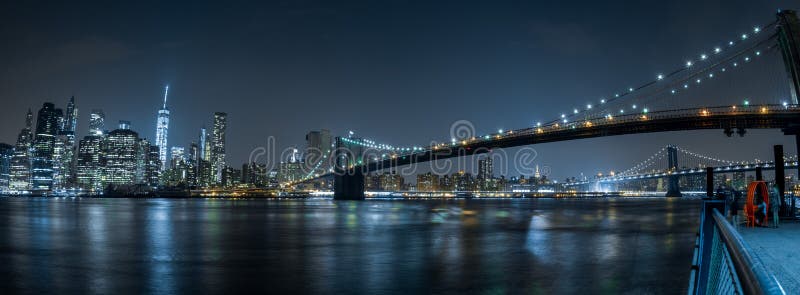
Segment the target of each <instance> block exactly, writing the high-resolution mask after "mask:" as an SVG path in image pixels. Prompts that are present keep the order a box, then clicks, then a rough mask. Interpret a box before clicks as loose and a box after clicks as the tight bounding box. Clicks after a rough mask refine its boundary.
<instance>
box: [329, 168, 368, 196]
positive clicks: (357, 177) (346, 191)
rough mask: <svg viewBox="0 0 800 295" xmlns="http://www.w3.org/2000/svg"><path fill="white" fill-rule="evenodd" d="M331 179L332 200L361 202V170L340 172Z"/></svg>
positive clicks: (362, 184) (362, 179)
mask: <svg viewBox="0 0 800 295" xmlns="http://www.w3.org/2000/svg"><path fill="white" fill-rule="evenodd" d="M342 172H343V173H337V174H336V175H334V177H333V199H334V200H363V199H364V198H365V196H364V172H363V171H361V169H349V170H348V171H342Z"/></svg>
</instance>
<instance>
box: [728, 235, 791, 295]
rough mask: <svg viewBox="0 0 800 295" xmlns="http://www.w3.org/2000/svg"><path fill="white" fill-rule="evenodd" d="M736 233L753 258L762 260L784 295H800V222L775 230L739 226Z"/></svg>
mask: <svg viewBox="0 0 800 295" xmlns="http://www.w3.org/2000/svg"><path fill="white" fill-rule="evenodd" d="M739 233H740V234H741V235H742V237H743V238H744V240H745V242H746V243H747V244H748V245H749V246H750V249H751V250H752V251H753V253H754V254H755V256H756V257H758V258H759V259H761V261H762V262H763V263H764V265H765V266H766V267H767V268H768V270H769V272H770V273H772V274H773V275H774V276H775V278H776V279H777V280H778V282H780V283H781V286H782V287H783V290H784V291H785V292H786V294H798V292H800V252H798V249H800V221H788V222H784V223H782V224H780V226H779V227H778V228H764V227H755V228H747V227H744V226H740V227H739Z"/></svg>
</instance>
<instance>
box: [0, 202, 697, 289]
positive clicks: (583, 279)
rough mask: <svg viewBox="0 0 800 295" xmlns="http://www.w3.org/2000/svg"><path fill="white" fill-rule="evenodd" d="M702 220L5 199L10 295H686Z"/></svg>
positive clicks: (559, 209) (463, 205)
mask: <svg viewBox="0 0 800 295" xmlns="http://www.w3.org/2000/svg"><path fill="white" fill-rule="evenodd" d="M698 212H699V203H698V202H696V201H689V200H676V199H659V198H650V199H566V200H564V199H562V200H555V199H540V200H531V199H525V200H518V199H517V200H449V201H441V200H428V201H419V200H415V201H363V202H347V201H344V202H334V201H331V200H320V199H310V200H237V201H228V200H214V199H209V200H187V199H149V200H136V199H88V198H83V199H80V198H78V199H41V198H31V199H27V198H0V238H2V240H1V241H0V249H2V251H0V261H2V262H3V264H2V265H0V277H2V278H4V279H3V280H0V290H9V291H11V293H19V292H24V293H40V292H41V291H45V292H48V291H49V292H55V293H103V294H120V293H156V294H173V293H178V292H181V293H229V292H234V291H248V292H251V293H252V292H260V293H337V294H340V293H350V294H352V293H356V294H375V293H404V294H405V293H537V292H540V293H573V294H575V293H582V294H586V293H635V294H639V293H667V294H671V293H679V292H683V291H684V290H683V289H684V288H685V283H686V281H687V280H688V266H689V264H690V261H689V260H690V259H691V251H692V245H693V242H694V233H695V231H696V223H697V214H698ZM4 293H5V292H4Z"/></svg>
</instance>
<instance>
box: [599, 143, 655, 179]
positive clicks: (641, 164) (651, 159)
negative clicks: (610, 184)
mask: <svg viewBox="0 0 800 295" xmlns="http://www.w3.org/2000/svg"><path fill="white" fill-rule="evenodd" d="M666 150H667V148H666V147H662V148H661V149H660V150H658V151H657V152H656V153H654V154H653V155H651V156H650V157H648V158H647V159H645V160H644V161H642V162H639V163H638V164H636V165H633V167H631V168H628V169H626V170H624V171H622V172H620V173H616V174H614V175H631V174H637V173H638V172H639V171H642V169H644V168H646V167H650V165H652V164H653V163H655V162H656V161H660V160H662V159H664V156H665V155H666V154H665V153H664V152H665V151H666ZM612 174H613V173H612Z"/></svg>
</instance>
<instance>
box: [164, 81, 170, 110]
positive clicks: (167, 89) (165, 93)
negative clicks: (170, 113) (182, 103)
mask: <svg viewBox="0 0 800 295" xmlns="http://www.w3.org/2000/svg"><path fill="white" fill-rule="evenodd" d="M168 93H169V85H167V88H166V89H165V90H164V109H166V108H167V94H168Z"/></svg>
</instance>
